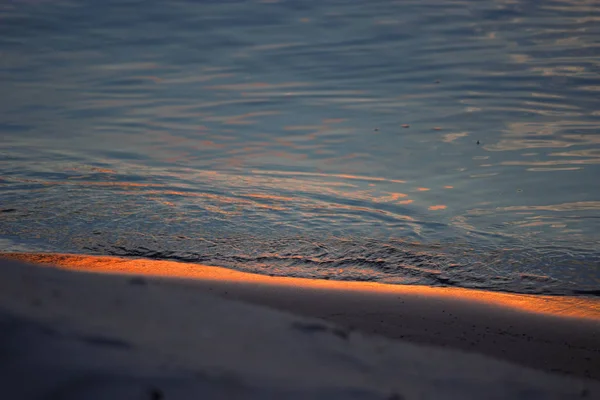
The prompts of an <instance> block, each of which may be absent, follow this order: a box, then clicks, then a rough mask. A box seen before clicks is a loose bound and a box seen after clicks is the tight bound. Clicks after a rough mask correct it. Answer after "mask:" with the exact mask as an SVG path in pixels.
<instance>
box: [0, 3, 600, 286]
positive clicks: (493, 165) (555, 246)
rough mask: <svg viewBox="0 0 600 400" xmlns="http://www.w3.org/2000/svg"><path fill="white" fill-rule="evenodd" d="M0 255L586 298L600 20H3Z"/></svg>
mask: <svg viewBox="0 0 600 400" xmlns="http://www.w3.org/2000/svg"><path fill="white" fill-rule="evenodd" d="M0 93H2V95H1V96H0V135H1V139H2V140H1V142H0V190H1V192H0V196H1V197H0V211H1V212H0V250H29V251H31V250H44V251H69V252H91V253H96V254H120V255H134V256H138V255H139V256H145V257H155V258H175V259H181V260H189V261H198V262H204V263H209V264H217V265H224V266H229V267H234V268H239V269H243V270H249V271H256V272H262V273H269V274H277V275H294V276H311V277H326V278H331V279H356V280H377V281H383V282H392V283H425V284H433V285H440V284H441V285H458V286H466V287H480V288H486V289H492V290H509V291H518V292H531V293H555V294H562V293H579V294H599V288H600V245H599V243H600V233H599V232H600V229H599V228H600V224H599V222H600V167H599V164H600V100H599V99H600V2H598V1H594V0H587V1H586V0H570V1H566V0H558V1H534V0H530V1H529V0H496V1H476V0H465V1H448V0H443V1H442V0H429V1H423V0H418V1H417V0H413V1H369V2H358V1H354V0H345V1H342V0H337V1H334V0H328V1H323V0H319V1H317V0H314V1H313V0H304V1H291V0H288V1H285V0H281V1H169V2H166V1H123V0H118V1H117V0H113V1H103V2H98V1H92V0H76V1H40V0H38V1H33V0H29V1H24V0H21V1H18V0H15V1H11V2H3V3H2V4H0Z"/></svg>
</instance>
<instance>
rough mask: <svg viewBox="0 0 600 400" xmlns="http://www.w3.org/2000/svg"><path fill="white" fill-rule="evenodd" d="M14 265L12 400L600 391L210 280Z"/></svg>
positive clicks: (6, 339) (6, 328) (9, 355)
mask: <svg viewBox="0 0 600 400" xmlns="http://www.w3.org/2000/svg"><path fill="white" fill-rule="evenodd" d="M0 263H1V266H0V274H1V276H2V277H1V279H0V325H1V326H2V328H1V329H0V335H1V336H2V339H1V340H0V354H1V355H2V356H1V358H0V360H2V362H0V387H2V391H3V396H2V398H7V399H39V398H52V399H81V398H85V399H138V398H139V399H187V398H248V399H259V398H260V399H264V398H323V399H331V398H339V399H470V398H473V399H480V398H486V399H531V398H540V399H546V398H548V399H554V398H557V399H558V398H598V397H599V396H600V383H598V382H595V381H591V380H585V379H581V378H574V377H566V376H560V375H555V374H548V373H544V372H540V371H534V370H531V369H528V368H523V367H520V366H517V365H514V364H510V363H506V362H502V361H497V360H494V359H490V358H488V357H484V356H481V355H476V354H466V353H462V352H459V351H454V350H444V349H439V348H434V347H428V346H420V345H415V344H411V343H408V342H404V341H392V340H389V339H386V338H382V337H376V336H367V335H363V334H362V333H359V332H353V331H350V330H348V329H345V328H341V327H337V326H335V325H332V324H329V323H327V322H324V321H320V320H316V319H309V318H303V317H299V316H295V315H292V314H289V313H285V312H281V311H276V310H272V309H268V308H265V307H260V306H256V305H252V304H248V303H242V302H239V301H231V300H227V299H223V298H222V297H219V296H215V295H211V294H210V293H208V291H207V290H206V289H205V288H203V287H202V285H200V282H199V281H185V282H183V281H177V280H172V279H164V278H163V279H158V278H150V277H140V276H112V275H99V274H85V273H80V272H72V271H62V270H59V269H55V268H47V267H39V266H31V265H25V264H22V263H20V262H16V261H10V260H2V261H0ZM273 302H276V299H273Z"/></svg>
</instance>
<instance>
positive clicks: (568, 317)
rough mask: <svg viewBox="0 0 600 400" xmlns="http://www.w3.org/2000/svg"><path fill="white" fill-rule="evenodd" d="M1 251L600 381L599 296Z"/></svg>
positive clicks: (35, 260)
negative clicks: (140, 277)
mask: <svg viewBox="0 0 600 400" xmlns="http://www.w3.org/2000/svg"><path fill="white" fill-rule="evenodd" d="M2 257H4V258H10V259H17V260H20V261H24V262H30V263H40V264H53V265H56V266H59V267H61V268H64V269H70V270H77V271H85V272H93V273H109V274H130V275H147V276H154V277H160V278H161V279H168V280H175V281H176V283H177V284H178V285H181V286H182V287H188V286H189V287H190V288H193V289H194V290H202V291H206V292H209V293H212V294H216V295H218V296H221V297H224V298H227V299H233V300H240V301H244V302H248V303H253V304H259V305H262V306H267V307H270V308H274V309H278V310H282V311H287V312H291V313H294V314H297V315H301V316H306V317H314V318H320V319H324V320H326V321H329V322H332V323H335V324H337V325H338V326H341V327H344V328H348V329H354V330H357V331H360V332H364V333H368V334H377V335H381V336H385V337H387V338H392V339H404V340H407V341H411V342H415V343H421V344H428V345H435V346H439V347H445V348H454V349H461V350H466V351H468V352H474V353H480V354H485V355H488V356H493V357H495V358H499V359H503V360H508V361H511V362H515V363H518V364H521V365H524V366H528V367H533V368H536V369H540V370H544V371H549V372H559V373H563V374H568V375H574V376H579V377H586V378H592V379H596V380H600V302H599V301H598V300H596V299H590V298H579V297H577V298H573V297H554V296H531V295H515V294H504V293H493V292H485V291H476V290H467V289H457V288H431V287H423V286H401V285H383V284H377V283H363V282H340V281H327V280H311V279H300V278H282V277H269V276H263V275H256V274H248V273H243V272H239V271H233V270H229V269H225V268H219V267H210V266H204V265H198V264H188V263H181V262H172V261H155V260H147V259H126V258H118V257H104V256H81V255H66V254H2ZM191 280H193V282H192V281H191ZM192 283H193V285H192ZM190 285H192V286H190Z"/></svg>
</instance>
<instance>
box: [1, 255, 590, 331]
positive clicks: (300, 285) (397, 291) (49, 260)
mask: <svg viewBox="0 0 600 400" xmlns="http://www.w3.org/2000/svg"><path fill="white" fill-rule="evenodd" d="M0 257H1V258H6V259H14V260H20V261H23V262H29V263H36V264H52V265H55V266H58V267H60V268H63V269H67V270H76V271H84V272H93V273H108V274H126V275H148V276H156V277H169V278H184V279H196V280H201V281H211V282H213V283H214V284H218V282H223V283H226V282H229V283H231V282H236V283H237V284H240V285H244V284H245V285H262V286H265V287H266V286H270V287H273V286H276V287H293V288H295V289H310V290H324V291H356V292H357V293H360V292H362V293H371V294H374V293H377V294H380V295H383V296H393V297H398V296H414V297H428V298H431V297H434V298H441V299H442V300H444V299H446V300H447V301H465V302H469V303H479V304H482V303H484V304H487V305H491V306H495V307H501V308H505V309H506V308H509V309H512V310H516V311H522V312H529V313H538V314H547V315H554V316H562V317H575V318H586V319H594V320H600V302H599V301H598V300H595V299H589V298H582V297H567V296H542V295H520V294H508V293H499V292H488V291H482V290H473V289H462V288H454V287H453V288H447V287H428V286H416V285H408V286H407V285H387V284H381V283H374V282H354V281H333V280H317V279H305V278H291V277H271V276H266V275H258V274H251V273H246V272H240V271H235V270H230V269H227V268H221V267H211V266H206V265H200V264H190V263H182V262H176V261H157V260H147V259H128V258H119V257H108V256H86V255H70V254H33V253H0Z"/></svg>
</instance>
